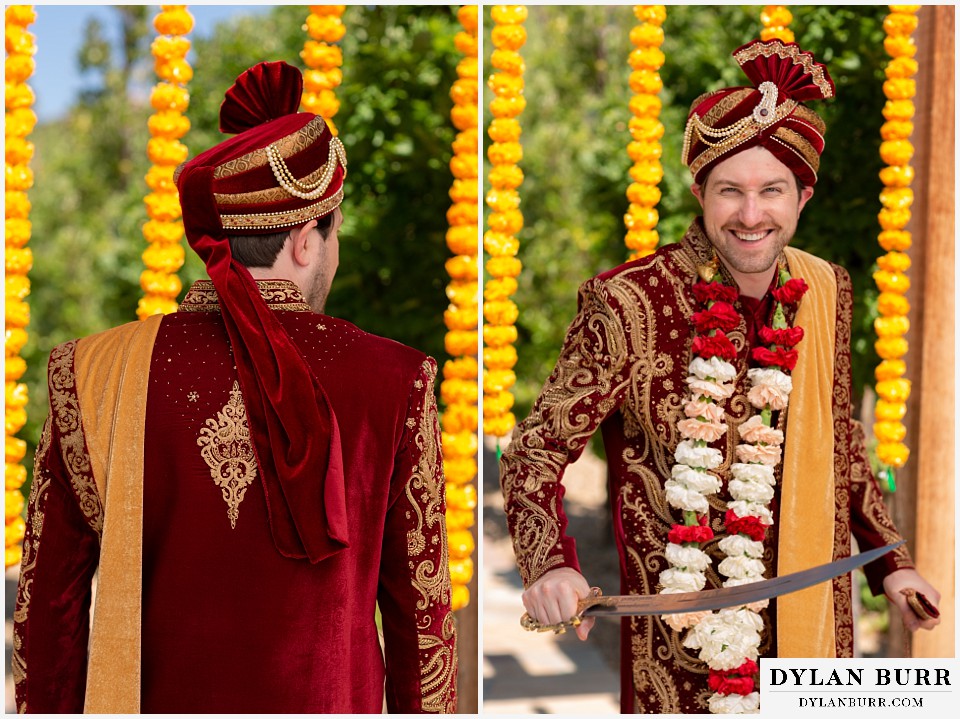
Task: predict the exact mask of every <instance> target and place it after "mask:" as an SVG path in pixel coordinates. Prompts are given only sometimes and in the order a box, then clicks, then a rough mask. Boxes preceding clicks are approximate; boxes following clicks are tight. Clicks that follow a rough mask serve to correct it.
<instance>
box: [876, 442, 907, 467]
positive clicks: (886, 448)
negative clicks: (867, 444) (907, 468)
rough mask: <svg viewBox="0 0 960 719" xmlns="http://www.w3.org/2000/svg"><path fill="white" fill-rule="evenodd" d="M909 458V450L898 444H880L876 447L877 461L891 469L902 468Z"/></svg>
mask: <svg viewBox="0 0 960 719" xmlns="http://www.w3.org/2000/svg"><path fill="white" fill-rule="evenodd" d="M909 456H910V450H909V449H907V448H906V447H905V446H904V445H902V444H901V443H899V442H894V443H887V442H881V443H880V444H878V445H877V459H879V460H880V461H881V462H883V463H884V464H886V465H889V466H891V467H897V468H899V467H902V466H903V465H904V464H906V463H907V458H908V457H909Z"/></svg>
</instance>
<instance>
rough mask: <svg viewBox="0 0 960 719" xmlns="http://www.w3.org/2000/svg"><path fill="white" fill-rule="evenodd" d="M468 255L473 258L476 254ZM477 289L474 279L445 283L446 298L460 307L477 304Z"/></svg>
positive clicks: (478, 288)
mask: <svg viewBox="0 0 960 719" xmlns="http://www.w3.org/2000/svg"><path fill="white" fill-rule="evenodd" d="M468 257H469V258H470V259H475V257H476V256H475V255H468ZM479 290H480V286H479V284H478V283H477V282H476V281H475V280H474V281H465V280H453V281H451V282H450V283H448V284H447V290H446V291H447V299H448V300H450V301H451V302H452V303H453V304H455V305H459V306H461V307H462V306H464V305H475V304H477V300H478V293H479Z"/></svg>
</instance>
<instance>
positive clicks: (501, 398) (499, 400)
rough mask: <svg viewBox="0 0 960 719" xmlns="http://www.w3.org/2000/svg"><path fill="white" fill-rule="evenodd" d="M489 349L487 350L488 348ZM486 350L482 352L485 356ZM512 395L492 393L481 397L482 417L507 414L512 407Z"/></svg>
mask: <svg viewBox="0 0 960 719" xmlns="http://www.w3.org/2000/svg"><path fill="white" fill-rule="evenodd" d="M488 349H489V348H488ZM486 352H487V350H484V354H486ZM513 401H514V400H513V395H512V394H510V393H509V392H492V393H490V394H487V395H484V397H483V416H484V417H495V416H497V415H500V414H504V413H505V412H509V411H510V409H511V408H512V407H513Z"/></svg>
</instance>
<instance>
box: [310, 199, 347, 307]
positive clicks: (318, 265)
mask: <svg viewBox="0 0 960 719" xmlns="http://www.w3.org/2000/svg"><path fill="white" fill-rule="evenodd" d="M342 224H343V213H342V212H341V211H340V208H339V207H338V208H336V209H335V210H334V211H333V224H332V225H331V226H330V229H329V230H328V231H327V233H326V239H324V236H323V233H321V232H320V230H318V229H316V228H314V229H313V230H312V233H313V234H314V235H315V236H316V239H317V240H318V241H319V242H320V243H321V244H320V247H319V250H320V251H319V252H318V253H317V259H316V261H315V265H314V271H313V276H312V278H311V280H310V284H309V287H308V288H307V291H306V293H305V299H306V300H307V304H308V305H310V308H311V309H312V310H313V311H314V312H323V310H324V307H325V305H326V303H327V296H328V295H329V294H330V287H331V285H332V284H333V277H334V275H336V273H337V267H339V265H340V238H339V236H338V234H337V233H338V232H339V231H340V225H342Z"/></svg>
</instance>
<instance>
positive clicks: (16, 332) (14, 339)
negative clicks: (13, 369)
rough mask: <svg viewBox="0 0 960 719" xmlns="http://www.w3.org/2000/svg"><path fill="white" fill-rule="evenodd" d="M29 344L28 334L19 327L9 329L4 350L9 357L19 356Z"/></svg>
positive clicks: (5, 337)
mask: <svg viewBox="0 0 960 719" xmlns="http://www.w3.org/2000/svg"><path fill="white" fill-rule="evenodd" d="M26 343H27V333H26V331H25V330H23V329H20V328H18V327H8V328H7V331H6V333H5V336H4V343H3V346H4V349H5V350H6V353H7V356H8V357H9V356H10V355H18V354H20V351H21V350H22V349H23V346H24V345H25V344H26Z"/></svg>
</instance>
